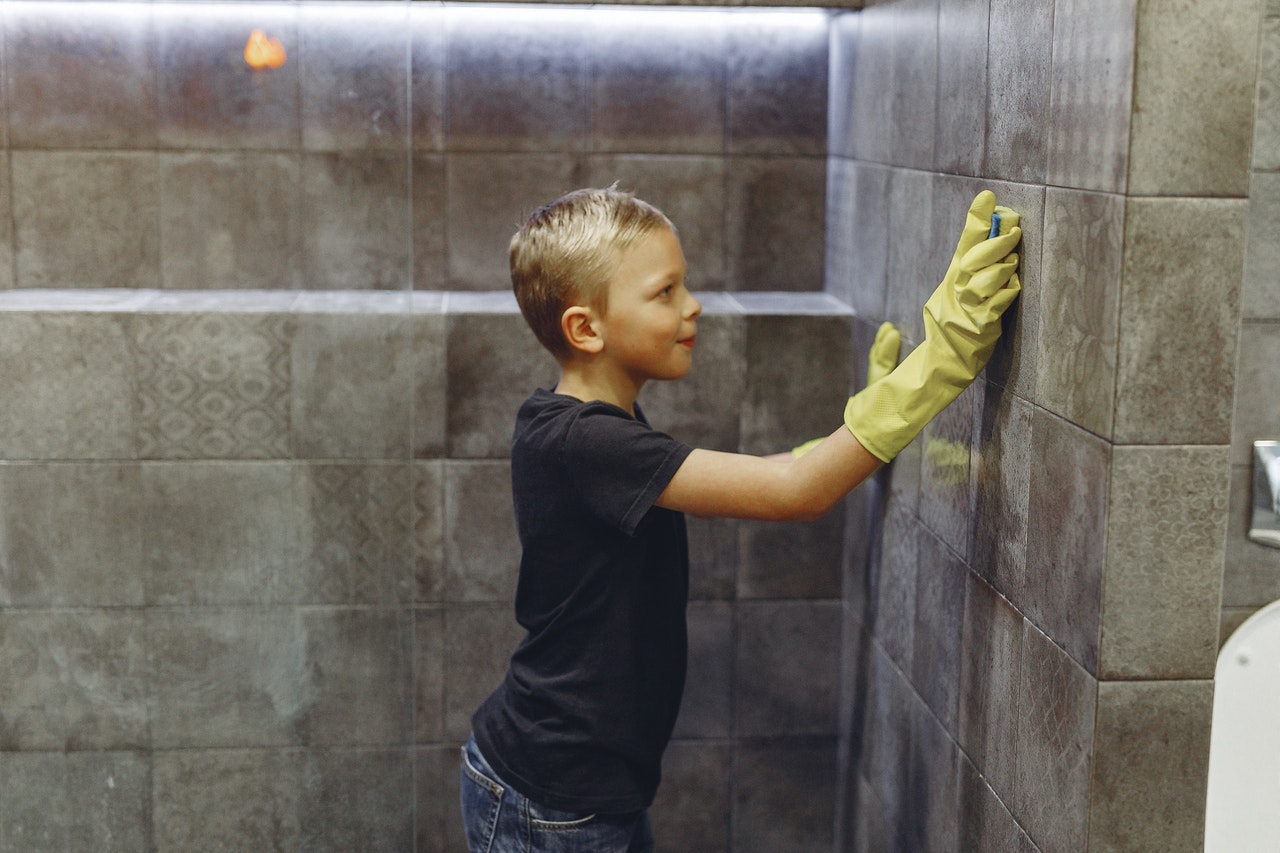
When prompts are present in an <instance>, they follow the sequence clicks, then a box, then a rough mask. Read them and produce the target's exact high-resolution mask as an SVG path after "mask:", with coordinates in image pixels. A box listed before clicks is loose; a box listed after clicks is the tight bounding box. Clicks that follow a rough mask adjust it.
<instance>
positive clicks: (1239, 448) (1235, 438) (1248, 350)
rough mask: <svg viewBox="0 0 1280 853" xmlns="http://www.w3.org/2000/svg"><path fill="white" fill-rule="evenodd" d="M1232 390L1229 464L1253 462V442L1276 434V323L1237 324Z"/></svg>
mask: <svg viewBox="0 0 1280 853" xmlns="http://www.w3.org/2000/svg"><path fill="white" fill-rule="evenodd" d="M1239 333H1240V353H1239V356H1238V359H1237V361H1236V370H1235V381H1236V393H1235V402H1234V407H1233V414H1232V418H1231V464H1233V465H1250V466H1252V465H1253V443H1254V442H1255V441H1258V440H1260V439H1270V438H1277V437H1280V395H1277V394H1274V393H1272V389H1274V387H1275V380H1276V365H1277V364H1280V324H1276V323H1258V322H1244V323H1242V324H1241V325H1240V329H1239Z"/></svg>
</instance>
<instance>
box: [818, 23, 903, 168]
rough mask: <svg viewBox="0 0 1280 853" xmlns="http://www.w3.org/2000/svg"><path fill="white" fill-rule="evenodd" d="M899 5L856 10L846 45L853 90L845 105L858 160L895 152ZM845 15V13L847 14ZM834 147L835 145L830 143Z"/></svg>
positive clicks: (886, 159) (889, 158) (850, 150)
mask: <svg viewBox="0 0 1280 853" xmlns="http://www.w3.org/2000/svg"><path fill="white" fill-rule="evenodd" d="M897 14H898V9H896V8H894V7H892V6H889V5H885V4H881V5H878V6H873V7H871V8H869V9H865V10H863V11H861V12H859V13H858V15H857V16H856V17H857V18H858V25H857V27H856V29H853V32H852V33H851V36H852V37H851V38H850V40H849V42H847V43H846V44H848V47H847V49H848V50H849V51H851V53H852V56H851V57H850V63H851V65H852V68H851V70H850V71H849V72H848V73H849V74H851V76H852V86H851V88H852V92H851V94H850V96H849V103H848V106H847V108H846V109H847V114H848V118H847V119H846V121H847V123H848V124H849V126H850V129H851V137H852V138H851V144H850V145H848V147H847V148H846V149H845V153H847V154H849V155H850V156H852V157H854V158H855V159H858V160H866V161H869V162H872V163H883V164H891V163H892V162H893V156H894V122H895V118H896V117H895V115H894V111H893V107H894V99H893V98H892V97H886V96H885V93H886V92H892V91H894V87H895V85H896V81H895V79H894V71H895V68H896V66H895V64H894V44H895V42H894V21H895V18H896V16H897ZM846 17H847V16H846ZM832 147H833V148H834V146H832Z"/></svg>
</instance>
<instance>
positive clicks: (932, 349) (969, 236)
mask: <svg viewBox="0 0 1280 853" xmlns="http://www.w3.org/2000/svg"><path fill="white" fill-rule="evenodd" d="M995 212H996V203H995V196H994V195H992V194H991V193H990V192H983V193H980V194H979V195H978V197H977V198H975V199H974V202H973V204H972V205H971V206H970V208H969V216H968V218H967V220H966V222H965V228H964V231H963V233H962V235H961V238H960V243H959V245H958V246H957V248H956V252H955V255H954V256H953V257H952V261H951V266H950V268H949V269H948V270H947V274H946V276H945V277H944V278H943V281H942V284H940V285H939V286H938V289H937V290H936V291H935V292H934V294H933V296H931V297H930V298H929V301H928V302H927V303H926V304H925V311H924V314H925V317H924V319H925V341H924V343H922V344H920V346H918V347H916V349H915V350H913V351H912V352H911V354H910V355H909V356H907V358H906V359H905V360H904V361H903V363H902V364H900V365H898V367H897V368H896V369H893V370H892V371H891V372H890V373H889V374H888V375H887V376H884V377H883V378H881V379H879V380H877V381H875V382H873V383H871V384H870V385H869V386H868V387H867V388H866V389H864V390H863V391H862V392H861V393H859V394H856V395H854V396H853V397H851V398H850V399H849V403H848V405H847V406H846V407H845V426H844V427H841V428H840V429H838V430H836V431H835V432H834V433H832V434H831V435H830V436H829V437H828V438H826V439H823V440H821V441H818V442H809V443H808V444H806V445H802V447H801V448H797V450H802V452H801V453H799V454H797V455H796V458H795V460H794V461H792V462H786V461H782V462H780V461H779V457H768V458H760V457H753V456H745V455H740V454H734V453H719V452H715V451H709V450H695V451H693V453H691V454H690V455H689V456H688V458H687V459H686V460H685V462H684V464H683V465H682V466H681V467H680V469H679V470H678V471H677V472H676V474H675V476H674V477H672V479H671V482H670V483H669V484H668V485H667V488H666V489H665V490H664V491H663V493H662V494H661V495H660V496H659V497H658V501H657V503H658V505H659V506H663V507H666V508H668V509H675V510H680V511H683V512H687V513H689V514H691V515H701V516H729V517H735V518H752V519H773V520H802V519H812V518H817V517H819V516H821V515H822V514H823V513H825V512H827V511H828V510H829V509H830V508H831V507H832V506H834V505H835V504H836V503H837V502H838V501H839V500H840V499H841V498H842V497H844V495H846V494H847V493H848V492H849V491H851V490H852V489H853V488H855V487H856V486H857V485H858V484H859V483H861V482H862V481H863V480H865V479H866V478H867V477H868V476H870V475H871V474H872V473H874V471H875V470H876V468H878V467H879V465H880V464H881V462H888V461H890V460H892V459H893V457H894V456H895V455H897V453H898V452H899V451H900V450H901V449H902V448H903V447H905V446H906V445H907V444H908V443H909V442H910V441H911V440H912V439H913V438H914V437H915V435H916V434H917V433H918V432H919V431H920V430H921V429H923V428H924V426H925V424H927V423H928V422H929V421H930V420H932V419H933V417H934V416H935V415H937V413H938V412H939V411H941V410H942V409H943V408H945V407H946V406H947V404H948V403H950V402H951V401H952V400H954V399H955V398H956V396H958V395H959V394H960V392H961V391H963V390H964V389H965V388H966V387H968V385H969V383H970V382H972V381H973V379H974V378H975V377H976V376H977V375H978V373H979V372H981V370H982V368H983V367H984V366H985V365H986V362H987V359H988V358H989V357H990V355H991V350H992V348H994V346H995V342H996V340H997V338H998V337H999V335H1000V317H1001V315H1002V314H1003V313H1004V311H1005V310H1006V309H1007V308H1008V307H1009V305H1011V304H1012V303H1013V301H1014V299H1015V298H1017V295H1018V292H1019V289H1020V285H1019V282H1018V277H1017V274H1016V273H1015V269H1016V268H1017V263H1018V258H1017V255H1014V254H1012V252H1013V249H1014V248H1015V247H1016V245H1017V243H1018V241H1019V240H1020V239H1021V235H1022V232H1021V229H1020V228H1019V227H1018V217H1017V214H1016V213H1014V212H1013V211H1010V210H1006V209H1005V208H1000V213H1001V214H1002V222H1001V224H1002V225H1003V226H1004V227H1002V228H1001V229H1000V234H999V236H996V237H990V236H988V232H989V230H990V228H991V223H992V214H993V213H995ZM1006 229H1007V230H1006ZM883 331H885V330H884V329H883V328H882V332H883ZM894 349H895V355H896V347H894Z"/></svg>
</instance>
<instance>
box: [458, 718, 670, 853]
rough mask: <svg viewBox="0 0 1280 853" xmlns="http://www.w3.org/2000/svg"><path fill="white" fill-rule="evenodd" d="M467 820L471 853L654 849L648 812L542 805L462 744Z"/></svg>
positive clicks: (637, 852) (634, 852)
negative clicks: (579, 811) (586, 810)
mask: <svg viewBox="0 0 1280 853" xmlns="http://www.w3.org/2000/svg"><path fill="white" fill-rule="evenodd" d="M462 821H463V824H464V826H465V827H466V832H467V849H468V850H470V851H471V853H650V851H652V850H653V830H652V829H651V828H650V826H649V813H648V812H645V811H641V812H635V813H633V814H625V815H604V814H597V815H591V814H576V813H574V812H564V811H559V810H557V809H551V808H547V807H546V806H541V805H538V804H537V803H535V802H533V801H532V800H530V799H528V798H527V797H524V796H521V794H520V793H519V792H518V791H516V790H515V789H514V788H512V787H511V786H510V785H508V784H507V783H506V782H503V781H502V780H501V779H499V778H498V774H496V773H494V772H493V768H492V767H490V766H489V762H487V761H485V760H484V756H482V755H481V754H480V750H479V749H477V748H476V741H475V738H474V737H472V738H470V739H468V740H467V745H466V746H464V747H463V748H462Z"/></svg>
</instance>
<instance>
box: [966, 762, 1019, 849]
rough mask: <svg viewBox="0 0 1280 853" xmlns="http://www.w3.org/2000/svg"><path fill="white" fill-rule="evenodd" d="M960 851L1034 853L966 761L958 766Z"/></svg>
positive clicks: (984, 780)
mask: <svg viewBox="0 0 1280 853" xmlns="http://www.w3.org/2000/svg"><path fill="white" fill-rule="evenodd" d="M958 843H959V846H958V847H957V849H959V850H982V851H985V853H1037V851H1036V848H1035V846H1034V845H1032V843H1031V839H1030V838H1028V837H1027V834H1026V833H1025V832H1023V830H1022V827H1021V826H1019V825H1018V822H1017V821H1016V820H1015V819H1014V817H1013V815H1011V814H1010V813H1009V809H1008V808H1006V806H1005V804H1004V802H1002V801H1001V799H1000V797H999V796H997V794H996V793H995V792H994V791H993V790H992V789H991V786H990V785H989V784H988V780H986V779H984V778H983V777H982V775H981V773H980V772H979V771H978V770H977V769H976V768H975V767H974V766H973V765H972V764H970V763H969V762H968V761H966V760H963V759H962V760H961V762H960V838H959V842H958Z"/></svg>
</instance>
